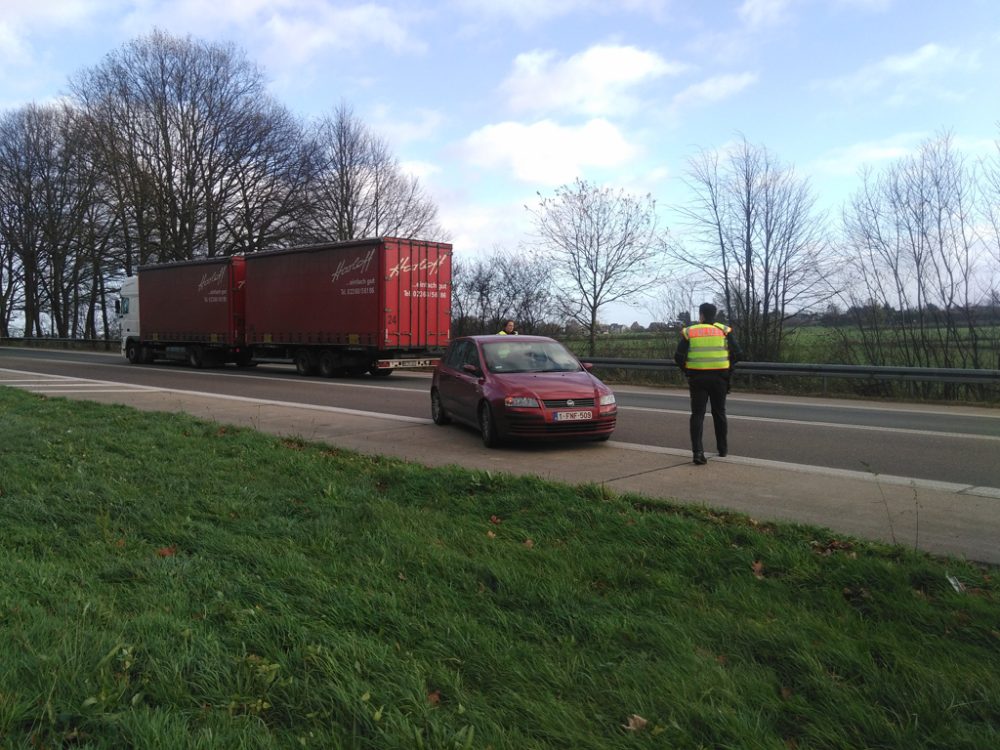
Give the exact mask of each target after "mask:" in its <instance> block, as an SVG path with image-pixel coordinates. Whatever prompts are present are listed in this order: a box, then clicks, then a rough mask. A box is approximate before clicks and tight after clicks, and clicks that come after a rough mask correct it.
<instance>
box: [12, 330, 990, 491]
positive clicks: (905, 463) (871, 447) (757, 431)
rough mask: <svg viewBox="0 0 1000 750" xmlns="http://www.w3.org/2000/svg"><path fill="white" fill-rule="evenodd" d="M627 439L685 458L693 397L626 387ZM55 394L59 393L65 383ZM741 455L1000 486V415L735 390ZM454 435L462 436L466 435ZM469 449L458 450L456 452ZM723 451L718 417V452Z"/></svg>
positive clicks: (276, 369) (389, 386) (389, 385)
mask: <svg viewBox="0 0 1000 750" xmlns="http://www.w3.org/2000/svg"><path fill="white" fill-rule="evenodd" d="M0 368H5V369H8V370H18V371H23V372H26V373H44V374H47V375H56V376H62V377H70V378H88V379H91V380H104V381H109V382H111V383H127V384H132V385H140V386H147V387H155V388H164V389H172V390H180V391H194V392H199V393H207V394H219V395H232V396H242V397H246V398H255V399H261V400H267V401H277V402H288V403H301V404H311V405H320V406H333V407H341V408H348V409H356V410H361V411H367V412H373V413H384V414H393V415H403V416H409V417H418V418H427V417H429V397H428V388H429V376H427V375H426V374H422V373H402V372H396V373H394V374H393V375H392V376H390V377H388V378H370V377H368V378H359V379H334V380H326V379H322V378H303V377H300V376H298V375H296V374H295V373H294V371H293V370H292V368H291V367H289V366H284V365H260V366H259V367H257V368H253V369H250V370H238V369H236V368H232V367H229V368H222V369H212V370H193V369H191V368H188V367H186V366H183V365H171V364H156V365H146V366H135V365H129V364H128V363H126V362H125V361H124V359H122V358H121V357H120V356H119V355H118V354H102V353H92V352H71V351H49V350H25V349H18V348H3V347H0ZM615 390H616V393H617V394H618V404H619V411H620V414H619V426H618V429H617V431H616V432H615V434H614V436H613V440H614V441H616V442H624V443H631V444H637V445H646V446H654V447H661V448H673V449H681V450H685V449H687V448H688V447H689V445H688V438H687V424H688V399H687V393H686V391H683V390H677V389H655V388H640V387H632V386H622V387H619V388H616V389H615ZM49 392H50V393H57V392H58V387H56V386H53V387H52V389H51V390H50V391H49ZM728 403H729V408H728V411H729V416H730V452H731V454H732V455H733V456H740V457H745V458H751V459H754V458H756V459H767V460H772V461H781V462H786V463H791V464H803V465H810V466H822V467H828V468H833V469H846V470H850V471H862V472H869V473H872V474H876V475H879V476H885V475H892V476H899V477H912V478H915V479H922V480H931V481H942V482H954V483H959V484H969V485H975V486H983V487H1000V460H998V459H1000V409H989V408H984V407H973V406H964V405H932V406H924V405H914V404H895V403H893V404H888V403H878V402H867V401H864V402H863V401H844V400H837V399H817V398H790V397H787V396H782V397H775V396H762V395H754V394H742V393H734V394H732V395H731V396H730V399H729V402H728ZM447 429H453V430H462V429H463V428H461V427H449V428H447ZM463 442H464V441H463V440H458V441H456V445H459V444H462V443H463ZM712 445H713V439H712V427H711V418H708V419H707V420H706V448H708V449H711V447H712Z"/></svg>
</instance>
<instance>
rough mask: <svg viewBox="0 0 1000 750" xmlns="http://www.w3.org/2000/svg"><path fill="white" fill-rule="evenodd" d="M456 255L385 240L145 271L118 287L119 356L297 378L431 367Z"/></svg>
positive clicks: (444, 247) (444, 332) (445, 320)
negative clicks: (265, 369)
mask: <svg viewBox="0 0 1000 750" xmlns="http://www.w3.org/2000/svg"><path fill="white" fill-rule="evenodd" d="M451 255H452V247H451V245H450V244H447V243H441V242H427V241H423V240H414V239H401V238H397V237H382V238H376V239H365V240H354V241H347V242H329V243H321V244H315V245H306V246H300V247H293V248H287V249H280V250H268V251H264V252H258V253H250V254H247V255H233V256H226V257H214V258H201V259H197V260H190V261H181V262H177V263H165V264H159V265H150V266H142V267H140V268H139V270H138V273H137V275H135V276H130V277H128V278H126V279H125V281H124V282H123V284H122V288H121V293H120V299H119V300H118V304H117V310H118V319H119V322H120V324H121V330H122V344H121V346H122V354H123V355H124V356H125V358H126V359H127V360H128V361H129V362H131V363H133V364H148V363H151V362H154V361H156V360H183V361H186V362H187V363H188V364H190V365H191V366H193V367H209V366H221V365H224V364H226V363H235V364H236V365H237V366H240V367H251V366H253V365H256V364H258V363H260V362H291V363H294V365H295V369H296V370H297V371H298V372H299V374H301V375H313V374H320V375H323V376H325V377H334V376H337V375H352V376H356V375H361V374H364V373H366V372H367V373H371V374H372V375H374V376H384V375H388V374H390V373H391V372H392V371H393V370H395V369H397V368H418V367H429V366H432V365H433V364H434V363H435V362H436V361H437V359H438V358H439V357H440V354H441V352H442V351H443V350H444V348H445V347H446V346H447V344H448V341H449V339H450V335H451Z"/></svg>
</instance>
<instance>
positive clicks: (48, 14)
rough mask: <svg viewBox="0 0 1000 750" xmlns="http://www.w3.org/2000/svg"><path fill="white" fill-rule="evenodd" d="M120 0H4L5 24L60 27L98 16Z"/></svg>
mask: <svg viewBox="0 0 1000 750" xmlns="http://www.w3.org/2000/svg"><path fill="white" fill-rule="evenodd" d="M120 4H121V3H120V2H108V0H104V2H93V1H90V2H88V0H45V1H44V2H40V1H39V0H3V2H2V3H0V6H2V7H0V10H2V11H3V21H4V23H5V24H8V25H10V26H15V27H21V26H35V25H46V26H53V25H54V26H56V27H60V28H64V27H68V26H74V25H76V24H77V23H79V22H80V21H81V20H84V19H86V18H90V17H93V16H96V15H98V14H100V13H102V12H104V11H106V10H109V9H113V8H114V7H115V6H117V5H120Z"/></svg>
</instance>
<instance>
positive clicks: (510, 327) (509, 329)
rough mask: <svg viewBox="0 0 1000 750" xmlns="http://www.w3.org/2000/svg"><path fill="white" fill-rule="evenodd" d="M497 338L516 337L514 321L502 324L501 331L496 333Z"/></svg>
mask: <svg viewBox="0 0 1000 750" xmlns="http://www.w3.org/2000/svg"><path fill="white" fill-rule="evenodd" d="M497 335H498V336H516V335H517V331H516V330H515V326H514V321H513V320H508V321H507V322H506V323H504V324H503V329H502V330H499V331H497Z"/></svg>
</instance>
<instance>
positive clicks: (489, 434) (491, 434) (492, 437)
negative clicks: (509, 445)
mask: <svg viewBox="0 0 1000 750" xmlns="http://www.w3.org/2000/svg"><path fill="white" fill-rule="evenodd" d="M479 434H480V436H481V437H482V438H483V445H485V446H486V447H487V448H496V447H497V446H498V445H500V438H499V436H498V435H497V423H496V420H494V419H493V410H492V409H491V408H490V405H489V404H488V403H486V402H485V401H484V402H483V403H481V404H480V405H479Z"/></svg>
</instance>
